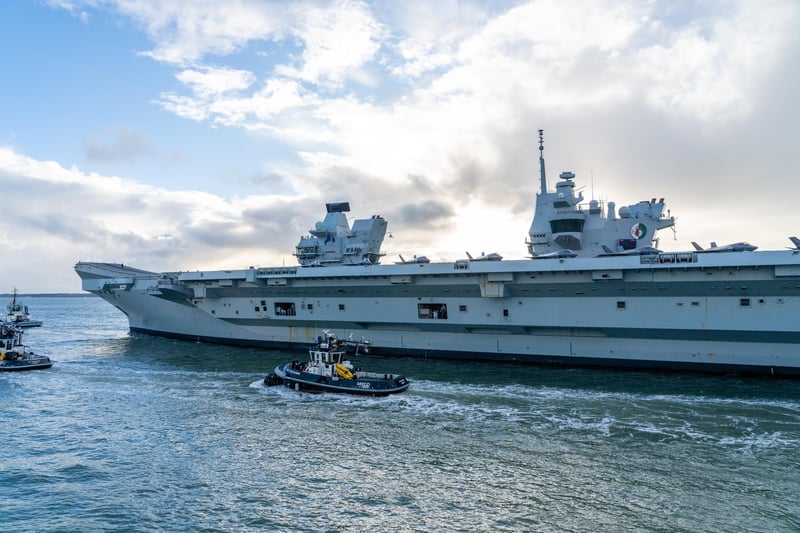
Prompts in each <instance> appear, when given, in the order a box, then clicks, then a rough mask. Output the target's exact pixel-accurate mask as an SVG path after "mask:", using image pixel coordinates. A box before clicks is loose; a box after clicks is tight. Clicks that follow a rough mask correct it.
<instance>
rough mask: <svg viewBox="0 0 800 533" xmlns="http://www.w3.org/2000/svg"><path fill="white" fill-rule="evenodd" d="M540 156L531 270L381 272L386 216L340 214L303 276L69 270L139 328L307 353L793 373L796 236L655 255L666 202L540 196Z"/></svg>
mask: <svg viewBox="0 0 800 533" xmlns="http://www.w3.org/2000/svg"><path fill="white" fill-rule="evenodd" d="M539 150H540V157H539V161H540V183H541V185H540V188H541V191H540V193H539V194H538V195H537V198H536V213H535V216H534V219H533V223H532V224H531V229H530V232H529V235H528V240H527V246H528V250H529V253H530V254H531V256H530V258H528V259H519V260H511V261H509V260H501V259H502V258H501V257H500V256H498V255H497V254H487V255H485V256H482V257H480V258H472V259H459V260H456V261H453V262H430V261H428V260H427V259H425V260H424V261H418V260H413V261H401V262H400V263H399V264H392V265H381V264H380V263H379V261H380V259H381V257H382V253H381V245H382V242H383V238H384V236H385V234H386V229H387V222H386V220H384V219H383V218H382V217H380V216H377V215H376V216H372V217H371V218H367V219H361V220H355V221H354V222H353V224H352V226H351V225H350V224H349V222H348V220H347V218H346V216H345V214H344V213H346V212H348V211H349V208H350V207H349V204H348V203H346V202H340V203H334V204H328V205H327V214H326V217H325V219H324V220H323V221H321V222H317V223H316V225H315V226H314V227H313V228H312V230H310V232H309V233H310V234H309V235H307V236H304V237H302V238H301V239H300V242H299V243H298V245H297V247H296V251H295V255H296V256H297V259H298V263H299V265H298V266H294V267H251V268H247V269H241V270H224V271H195V272H164V273H156V272H148V271H144V270H139V269H136V268H132V267H129V266H123V265H120V264H113V263H90V262H80V263H78V264H77V265H76V266H75V269H76V271H77V273H78V274H79V275H80V277H81V279H82V284H83V289H84V290H86V291H89V292H92V293H95V294H97V295H99V296H101V297H102V298H104V299H105V300H106V301H108V302H109V303H111V304H112V305H115V306H116V307H118V308H119V309H120V310H121V311H122V312H124V313H125V314H126V315H127V317H128V320H129V323H130V329H131V331H132V332H140V333H148V334H153V335H162V336H168V337H175V338H181V339H189V340H200V341H204V342H215V343H224V344H236V345H250V346H265V347H306V346H308V345H309V344H313V343H314V341H315V339H316V338H317V335H318V332H319V331H320V330H322V329H332V330H336V331H339V332H341V334H342V335H345V334H349V333H353V334H355V335H357V336H362V335H363V336H365V337H368V338H370V340H371V341H372V342H373V344H374V346H376V347H378V348H377V349H378V350H379V351H380V353H381V354H385V355H393V354H396V355H405V356H418V357H438V358H453V359H462V360H475V361H506V362H512V361H513V362H527V363H548V364H560V365H571V366H574V365H591V366H610V367H631V368H657V369H670V370H697V371H709V372H743V373H751V374H768V375H779V376H790V375H791V376H800V249H799V248H798V246H797V242H798V241H797V240H796V239H794V240H793V241H792V242H793V243H794V244H795V246H794V248H793V249H789V250H779V251H754V250H755V247H754V246H752V245H749V244H747V243H737V244H736V245H729V246H721V247H714V248H711V249H702V248H701V249H694V250H691V251H686V252H661V251H659V250H658V249H657V247H656V246H655V245H656V244H657V240H656V234H657V232H658V231H659V230H661V229H665V228H670V227H672V226H673V225H674V224H675V219H674V217H672V216H671V214H669V212H666V213H665V211H666V207H665V203H664V200H663V198H662V199H659V200H656V199H655V198H653V199H652V200H649V201H644V202H638V203H635V204H632V205H625V206H621V207H619V208H617V206H616V205H615V204H614V203H613V202H608V203H607V204H606V205H603V204H602V203H601V202H598V201H596V200H592V201H590V202H589V205H588V208H584V206H583V197H582V195H581V194H580V193H577V194H576V192H575V184H574V179H575V175H574V174H573V173H571V172H564V173H562V174H561V175H560V177H559V182H558V184H557V185H556V188H555V191H550V190H548V185H547V178H546V173H545V162H544V155H543V151H544V143H543V138H542V132H541V131H540V137H539ZM698 248H699V247H698Z"/></svg>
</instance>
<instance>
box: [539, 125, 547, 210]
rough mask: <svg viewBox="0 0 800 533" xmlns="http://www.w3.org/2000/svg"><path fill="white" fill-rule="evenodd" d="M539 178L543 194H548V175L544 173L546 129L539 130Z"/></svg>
mask: <svg viewBox="0 0 800 533" xmlns="http://www.w3.org/2000/svg"><path fill="white" fill-rule="evenodd" d="M539 179H541V188H542V194H547V176H545V173H544V130H539Z"/></svg>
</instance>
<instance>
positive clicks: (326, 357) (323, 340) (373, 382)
mask: <svg viewBox="0 0 800 533" xmlns="http://www.w3.org/2000/svg"><path fill="white" fill-rule="evenodd" d="M360 349H364V350H365V352H368V351H369V341H365V340H363V339H362V340H361V341H359V342H354V341H352V340H347V341H340V340H339V339H337V338H336V335H334V334H333V333H331V332H330V331H325V332H324V336H320V337H318V338H317V344H316V345H315V346H313V347H312V348H311V349H309V351H308V355H309V361H308V362H306V363H302V362H300V361H297V360H295V361H292V362H290V363H286V364H283V365H278V366H277V367H275V372H273V373H271V374H267V376H266V377H265V378H264V385H266V386H268V387H270V386H274V385H281V384H283V385H285V386H286V387H288V388H291V389H294V390H299V391H306V392H340V393H347V394H358V395H362V396H388V395H389V394H395V393H398V392H403V391H404V390H406V389H408V386H409V385H410V383H409V381H408V380H407V379H406V378H405V376H402V375H400V374H388V373H379V372H366V371H364V370H361V369H360V368H356V367H354V366H353V363H352V362H351V361H350V360H349V359H348V358H347V357H348V354H349V353H352V354H353V355H358V352H359V350H360Z"/></svg>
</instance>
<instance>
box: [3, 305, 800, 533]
mask: <svg viewBox="0 0 800 533" xmlns="http://www.w3.org/2000/svg"><path fill="white" fill-rule="evenodd" d="M25 303H26V304H28V305H29V307H30V308H31V311H32V313H33V314H34V315H35V318H38V319H42V320H44V321H45V325H44V327H43V328H40V329H38V330H32V331H30V332H29V333H28V334H27V335H26V342H27V344H29V345H30V346H31V347H32V348H33V349H34V350H35V351H37V352H40V353H43V354H46V355H49V356H51V358H52V359H54V360H55V361H56V364H55V365H54V366H53V368H52V369H50V370H43V371H35V372H24V373H5V374H0V398H1V399H2V400H1V401H2V408H1V409H0V442H2V446H3V453H2V455H0V488H1V489H2V512H0V530H3V531H16V530H36V531H45V530H65V531H66V530H84V531H85V530H125V531H131V530H135V531H150V530H219V531H248V530H261V531H637V530H639V531H797V530H800V454H798V451H800V395H799V394H798V393H800V382H797V381H771V380H755V379H741V378H737V377H703V376H693V375H658V374H647V373H634V372H612V371H596V370H556V369H543V368H535V367H515V366H505V365H479V364H466V363H464V364H460V363H445V362H437V361H420V360H411V359H382V358H377V357H373V358H370V359H369V360H368V361H366V360H362V361H361V363H362V364H363V366H364V367H369V368H374V369H376V370H387V371H396V372H402V373H404V374H406V375H407V376H408V377H409V378H410V379H411V380H412V382H413V383H412V386H411V388H410V389H409V391H408V392H406V393H404V394H402V395H397V396H392V397H388V398H377V399H369V398H368V399H365V398H353V397H348V396H335V395H307V394H302V393H296V392H294V391H290V390H287V389H285V388H282V387H273V388H265V387H263V386H262V385H261V379H262V378H263V376H264V375H265V374H266V373H267V372H269V371H270V370H271V369H272V368H274V366H275V365H276V364H278V363H280V362H284V361H286V360H288V359H292V358H297V357H299V356H301V354H298V353H288V352H283V353H281V352H275V351H264V350H255V349H242V348H226V347H218V346H211V345H204V344H195V343H187V342H178V341H171V340H166V339H158V338H150V337H141V336H135V337H132V336H129V335H128V334H127V322H126V320H125V318H124V316H123V315H122V314H121V313H120V312H119V311H117V310H116V309H114V308H112V307H111V306H109V305H108V304H106V303H105V302H103V301H101V300H99V299H96V298H92V297H87V298H44V297H39V298H27V299H25Z"/></svg>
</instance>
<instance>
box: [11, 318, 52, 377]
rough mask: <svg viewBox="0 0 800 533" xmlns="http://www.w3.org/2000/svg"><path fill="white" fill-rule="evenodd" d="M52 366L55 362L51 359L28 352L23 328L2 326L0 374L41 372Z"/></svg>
mask: <svg viewBox="0 0 800 533" xmlns="http://www.w3.org/2000/svg"><path fill="white" fill-rule="evenodd" d="M51 366H53V362H52V361H50V358H49V357H47V356H45V355H37V354H35V353H33V352H30V351H28V349H27V348H26V347H25V345H24V344H23V343H22V329H21V328H19V327H15V326H13V325H11V324H0V372H14V371H19V370H40V369H43V368H50V367H51Z"/></svg>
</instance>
